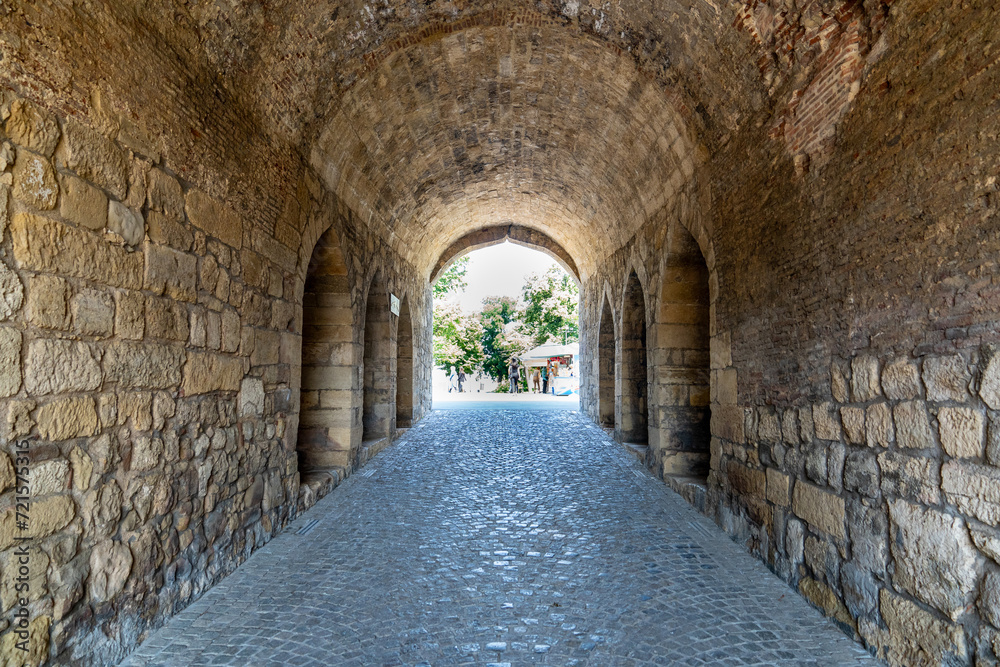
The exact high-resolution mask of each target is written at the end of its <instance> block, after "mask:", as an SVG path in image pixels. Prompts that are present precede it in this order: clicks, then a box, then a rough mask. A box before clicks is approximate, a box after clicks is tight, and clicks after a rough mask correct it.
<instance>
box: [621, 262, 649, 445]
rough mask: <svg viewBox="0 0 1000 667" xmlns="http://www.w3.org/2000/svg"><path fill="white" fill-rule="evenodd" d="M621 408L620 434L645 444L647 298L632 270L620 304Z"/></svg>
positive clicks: (626, 439)
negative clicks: (622, 301)
mask: <svg viewBox="0 0 1000 667" xmlns="http://www.w3.org/2000/svg"><path fill="white" fill-rule="evenodd" d="M621 377H622V382H621V388H622V389H621V392H622V411H621V420H620V422H619V430H618V433H619V438H620V439H621V440H622V441H623V442H627V443H630V444H635V445H645V444H646V443H647V442H648V441H649V428H648V423H649V422H648V417H647V409H646V406H647V396H648V392H649V380H648V377H647V371H646V298H645V296H644V295H643V291H642V284H641V283H640V282H639V277H638V276H637V275H636V274H635V271H633V272H632V273H631V274H630V275H629V277H628V282H627V284H626V286H625V301H624V304H623V308H622V364H621Z"/></svg>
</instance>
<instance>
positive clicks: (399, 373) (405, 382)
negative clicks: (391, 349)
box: [396, 296, 413, 428]
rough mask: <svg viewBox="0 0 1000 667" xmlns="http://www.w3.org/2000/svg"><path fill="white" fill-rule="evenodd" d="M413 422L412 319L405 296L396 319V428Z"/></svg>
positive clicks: (406, 426) (408, 302) (408, 425)
mask: <svg viewBox="0 0 1000 667" xmlns="http://www.w3.org/2000/svg"><path fill="white" fill-rule="evenodd" d="M412 422H413V321H412V319H411V318H410V301H409V299H407V298H406V297H405V296H404V297H403V299H402V303H401V304H400V307H399V317H398V318H397V319H396V428H409V427H410V425H411V424H412Z"/></svg>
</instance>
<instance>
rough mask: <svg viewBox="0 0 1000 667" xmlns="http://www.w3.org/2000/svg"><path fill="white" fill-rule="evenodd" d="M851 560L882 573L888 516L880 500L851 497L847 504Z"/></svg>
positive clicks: (883, 570)
mask: <svg viewBox="0 0 1000 667" xmlns="http://www.w3.org/2000/svg"><path fill="white" fill-rule="evenodd" d="M847 525H848V527H849V528H850V533H851V556H852V558H851V560H852V561H853V562H854V563H855V564H856V565H857V566H858V567H860V568H861V569H863V570H865V571H866V572H871V573H873V574H874V575H876V576H878V577H883V576H884V575H885V572H886V567H887V564H888V561H889V517H888V514H887V513H886V510H885V507H884V506H883V505H882V503H881V502H878V503H872V502H869V501H864V500H852V501H850V503H849V504H848V507H847Z"/></svg>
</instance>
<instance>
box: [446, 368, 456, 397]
mask: <svg viewBox="0 0 1000 667" xmlns="http://www.w3.org/2000/svg"><path fill="white" fill-rule="evenodd" d="M457 379H458V376H457V375H456V374H455V367H454V366H451V368H450V371H449V373H448V393H449V394H450V393H451V392H452V391H453V390H454V389H455V381H456V380H457Z"/></svg>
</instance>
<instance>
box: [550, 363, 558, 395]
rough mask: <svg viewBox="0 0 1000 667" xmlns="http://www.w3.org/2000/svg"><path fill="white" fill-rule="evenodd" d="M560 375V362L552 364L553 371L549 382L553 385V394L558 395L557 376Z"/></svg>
mask: <svg viewBox="0 0 1000 667" xmlns="http://www.w3.org/2000/svg"><path fill="white" fill-rule="evenodd" d="M557 377H559V362H556V363H554V364H552V372H551V373H550V374H549V384H550V385H552V395H553V396H555V395H556V378H557Z"/></svg>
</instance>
